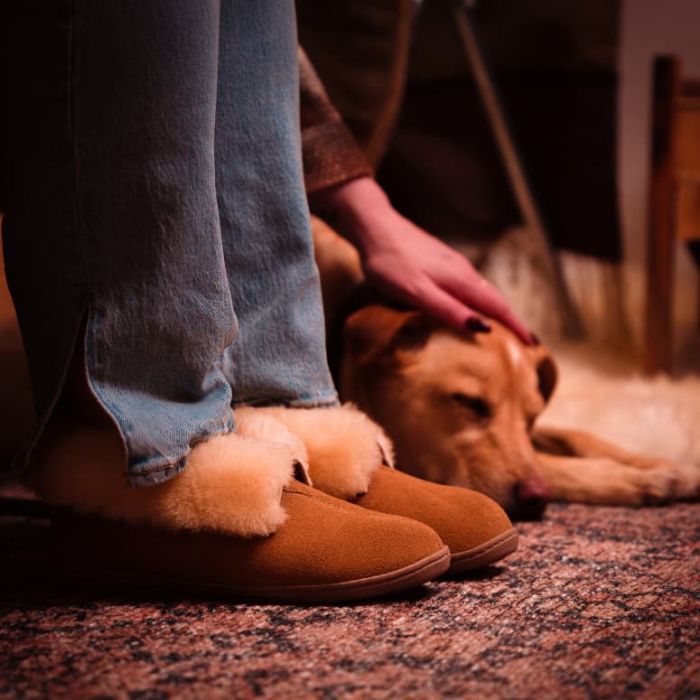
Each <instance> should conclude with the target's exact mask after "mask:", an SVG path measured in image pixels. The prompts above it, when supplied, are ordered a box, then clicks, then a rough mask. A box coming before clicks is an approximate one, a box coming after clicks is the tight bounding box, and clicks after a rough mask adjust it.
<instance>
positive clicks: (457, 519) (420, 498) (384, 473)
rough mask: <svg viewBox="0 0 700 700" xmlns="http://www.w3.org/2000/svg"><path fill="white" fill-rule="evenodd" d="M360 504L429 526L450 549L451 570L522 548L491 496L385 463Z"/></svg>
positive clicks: (478, 564)
mask: <svg viewBox="0 0 700 700" xmlns="http://www.w3.org/2000/svg"><path fill="white" fill-rule="evenodd" d="M355 503H356V504H357V505H360V506H362V507H363V508H368V509H370V510H373V511H378V512H381V513H390V514H393V515H402V516H404V517H407V518H413V519H414V520H418V521H419V522H422V523H425V524H426V525H429V526H430V527H431V528H433V530H435V532H437V533H438V535H440V537H441V538H442V540H443V542H444V543H445V544H446V545H447V546H448V547H449V548H450V553H451V563H450V568H449V573H458V572H463V571H472V570H474V569H480V568H483V567H485V566H489V565H491V564H495V563H496V562H497V561H500V560H501V559H503V558H504V557H506V556H508V555H509V554H511V553H512V552H514V551H515V550H516V549H517V547H518V533H517V531H516V530H515V528H514V527H513V525H512V523H511V522H510V520H509V518H508V516H507V515H506V513H505V512H504V510H503V509H502V508H501V507H500V506H499V505H498V504H497V503H496V502H495V501H493V500H491V499H490V498H489V497H488V496H485V495H484V494H482V493H478V492H476V491H471V490H469V489H463V488H459V487H457V486H444V485H442V484H435V483H433V482H430V481H424V480H423V479H417V478H416V477H414V476H410V475H409V474H405V473H404V472H400V471H397V470H395V469H391V468H389V467H379V468H378V469H377V470H376V471H375V472H374V474H373V475H372V479H371V481H370V484H369V488H368V489H367V493H365V494H363V495H361V496H360V497H359V498H357V499H356V500H355Z"/></svg>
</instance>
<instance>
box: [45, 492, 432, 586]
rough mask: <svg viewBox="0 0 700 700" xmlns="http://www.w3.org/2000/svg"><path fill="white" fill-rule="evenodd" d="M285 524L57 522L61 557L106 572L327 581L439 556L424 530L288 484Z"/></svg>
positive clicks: (219, 580)
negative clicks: (209, 529)
mask: <svg viewBox="0 0 700 700" xmlns="http://www.w3.org/2000/svg"><path fill="white" fill-rule="evenodd" d="M282 506H283V507H284V509H285V510H286V512H287V514H288V518H287V520H286V522H285V523H284V524H283V525H281V526H280V527H279V529H278V530H277V532H276V533H275V534H274V535H272V536H270V537H259V538H250V539H243V538H239V537H231V536H226V535H219V534H215V533H185V532H180V533H172V532H168V531H165V530H159V529H156V528H152V527H143V526H138V525H131V524H126V523H118V522H115V521H109V520H106V519H99V518H86V517H84V516H83V517H80V516H78V517H76V516H72V515H66V516H62V517H59V518H57V519H56V521H55V523H54V524H55V528H54V529H55V530H56V532H57V533H58V537H59V541H60V542H63V543H65V542H70V543H71V546H70V547H69V548H66V551H64V552H59V553H58V554H59V556H60V557H61V558H62V559H64V560H68V561H70V560H71V559H74V560H78V561H85V560H89V563H90V565H91V566H94V567H98V568H100V567H101V568H105V569H120V570H124V569H127V570H136V571H139V572H145V573H152V574H155V575H158V576H163V577H172V578H178V579H185V580H188V581H191V582H193V583H196V582H202V581H203V582H207V583H208V584H222V585H231V586H250V587H255V588H260V589H264V588H266V587H277V586H294V585H314V584H317V585H318V584H332V583H339V582H343V581H352V580H358V579H364V578H368V577H372V576H378V575H382V574H390V573H391V572H394V571H396V570H398V569H402V568H403V567H407V566H410V565H412V564H415V563H416V562H418V561H420V560H422V559H424V558H426V557H430V556H431V555H435V554H436V553H439V552H440V551H441V550H442V549H443V548H444V544H443V542H442V541H441V540H440V538H439V537H438V535H437V534H436V533H435V532H434V531H433V530H432V529H431V528H429V527H427V526H425V525H423V524H422V523H418V522H415V521H412V520H409V519H407V518H402V517H398V516H390V515H384V514H380V513H372V512H369V511H367V510H365V509H362V508H359V507H357V506H354V505H352V504H348V503H344V502H342V501H338V500H336V499H334V498H331V497H329V496H326V495H325V494H321V493H319V492H318V491H316V490H315V489H313V488H311V487H309V486H306V485H304V484H300V483H296V482H292V483H291V484H290V485H289V486H288V487H286V488H285V490H284V492H283V494H282Z"/></svg>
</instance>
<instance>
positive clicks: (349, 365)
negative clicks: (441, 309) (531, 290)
mask: <svg viewBox="0 0 700 700" xmlns="http://www.w3.org/2000/svg"><path fill="white" fill-rule="evenodd" d="M314 243H315V245H316V250H317V251H318V253H317V262H318V265H319V269H320V272H321V281H322V286H323V290H324V304H325V305H326V314H327V318H328V319H329V330H330V332H331V333H332V332H338V331H337V327H338V324H337V323H334V322H333V319H334V318H336V316H337V314H338V313H341V310H342V309H343V307H345V306H346V305H347V304H346V302H347V297H348V296H349V294H350V289H348V288H347V287H346V286H345V285H347V284H348V282H350V283H355V282H357V281H358V280H360V279H361V269H360V264H359V258H358V256H357V254H356V253H355V252H354V250H353V249H352V247H351V246H349V244H348V243H346V242H345V241H344V240H343V239H341V238H340V237H339V236H337V234H335V233H334V232H333V231H332V230H331V229H329V228H328V227H327V226H325V225H324V224H323V223H322V222H320V221H318V220H317V221H315V222H314ZM491 325H492V327H493V331H492V332H491V333H489V334H485V333H480V334H476V335H470V336H468V335H459V334H457V333H455V332H453V331H451V330H449V329H446V328H444V327H440V326H438V325H436V324H435V323H433V322H432V321H430V320H429V319H427V318H426V317H425V316H424V315H423V314H421V313H418V312H410V311H399V310H395V309H392V308H390V307H388V306H385V305H378V304H372V305H368V306H365V307H363V308H360V309H358V310H356V311H354V312H353V313H351V314H350V315H349V316H347V318H345V319H344V321H343V324H342V329H341V330H340V333H341V334H342V341H341V342H340V343H331V346H335V347H338V348H339V352H340V357H339V358H335V361H334V363H333V364H335V365H336V366H337V367H339V372H338V384H339V390H340V394H341V397H342V398H343V400H349V401H353V402H354V403H356V404H357V405H358V406H359V408H361V409H362V410H363V411H365V412H367V413H368V414H369V415H370V416H371V417H372V418H373V419H374V420H376V421H377V422H378V423H379V424H380V425H381V426H382V427H383V428H384V429H385V430H386V432H387V434H388V435H389V437H390V438H392V440H393V441H394V443H395V448H396V455H397V463H398V464H399V466H400V467H401V468H403V469H406V470H408V471H410V472H411V473H413V474H415V475H416V476H420V477H423V478H427V479H431V480H433V481H438V482H441V483H449V484H455V485H461V486H466V487H471V488H475V489H477V490H480V491H483V492H484V493H486V494H488V495H489V496H491V497H493V498H495V499H496V500H497V501H498V502H499V503H501V505H503V506H505V507H507V508H509V509H511V510H512V511H513V512H516V513H517V512H518V511H520V512H521V513H522V514H525V515H536V514H537V512H538V511H541V510H542V507H543V505H544V501H545V500H547V499H549V498H551V499H554V500H565V501H582V502H588V503H600V504H603V503H604V504H615V505H641V504H644V503H647V502H661V501H665V500H670V499H674V498H688V497H693V496H696V495H697V494H698V491H699V490H700V470H697V469H693V468H691V467H685V466H683V465H680V464H675V463H672V462H667V461H664V460H659V459H649V458H646V457H641V456H638V455H634V454H631V453H628V452H626V451H625V450H622V449H620V448H618V447H616V446H614V445H612V444H609V443H606V442H604V441H602V440H599V439H598V438H595V437H594V436H592V435H589V434H587V433H583V432H578V431H571V430H556V429H549V428H540V427H539V426H538V427H535V421H536V418H537V416H538V415H539V414H540V413H541V412H542V410H543V409H544V406H545V404H546V402H547V401H548V399H549V397H550V396H551V394H552V392H553V391H554V387H555V385H556V380H557V370H556V365H555V363H554V360H553V358H552V357H551V355H550V353H549V352H548V351H547V350H546V349H545V348H543V347H536V348H530V347H526V346H524V345H523V344H522V343H520V342H519V341H518V340H517V339H516V338H515V336H514V335H513V334H511V333H510V332H509V331H508V330H506V329H505V328H503V327H502V326H500V325H498V324H496V323H493V322H492V324H491Z"/></svg>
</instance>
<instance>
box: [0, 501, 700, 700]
mask: <svg viewBox="0 0 700 700" xmlns="http://www.w3.org/2000/svg"><path fill="white" fill-rule="evenodd" d="M520 530H521V532H522V541H521V547H520V549H519V551H518V552H517V554H516V555H514V556H513V557H511V558H510V559H509V560H508V563H507V565H504V566H502V567H498V568H494V569H493V570H491V571H489V572H487V573H486V574H483V575H482V576H480V577H478V578H472V579H466V578H465V579H461V580H445V581H440V582H438V583H433V584H431V585H429V586H426V587H424V588H423V589H421V590H419V591H417V592H415V593H414V594H412V595H410V596H408V597H403V598H397V599H392V600H389V601H383V602H378V603H372V604H362V605H354V606H345V607H331V606H323V607H315V608H314V607H290V606H273V605H246V604H240V603H239V604H227V603H223V602H207V601H184V600H170V601H162V600H160V601H158V600H156V601H154V600H153V599H149V598H141V599H139V598H135V597H134V595H133V594H132V595H126V594H124V593H119V592H116V593H114V592H111V593H97V594H95V593H92V594H88V593H86V592H81V591H79V590H75V588H74V587H73V588H71V587H67V586H65V585H63V586H57V585H56V584H54V583H51V582H49V581H48V580H47V579H46V578H45V577H35V576H30V577H24V579H22V578H19V579H18V578H17V577H16V576H6V575H3V580H4V583H3V586H2V590H1V591H0V697H2V698H20V697H21V698H25V697H26V698H40V697H47V698H58V697H68V698H107V697H115V698H144V699H155V698H168V697H177V698H218V697H221V698H234V697H235V698H249V697H280V698H303V697H314V698H390V697H391V698H394V697H395V698H431V697H460V698H461V697H473V698H528V699H529V698H561V699H568V698H615V699H618V698H700V544H699V541H700V505H698V504H695V505H688V504H683V505H675V506H672V507H667V508H659V509H640V510H625V509H613V508H593V507H585V506H578V505H573V506H552V507H550V509H549V511H548V513H547V516H546V519H545V520H544V521H543V522H541V523H529V524H524V525H522V526H521V527H520ZM8 546H10V547H11V546H12V545H11V544H9V545H8V543H7V542H5V547H6V548H7V547H8ZM8 573H12V572H8ZM14 573H17V572H14Z"/></svg>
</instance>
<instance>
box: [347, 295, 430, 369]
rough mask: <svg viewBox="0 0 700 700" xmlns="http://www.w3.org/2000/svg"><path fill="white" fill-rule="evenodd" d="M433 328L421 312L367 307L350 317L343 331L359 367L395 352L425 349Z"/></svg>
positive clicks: (377, 306)
mask: <svg viewBox="0 0 700 700" xmlns="http://www.w3.org/2000/svg"><path fill="white" fill-rule="evenodd" d="M432 329H433V324H432V323H431V322H430V321H429V320H428V318H426V316H425V315H424V314H422V313H421V312H420V311H399V310H396V309H391V308H389V307H387V306H379V305H376V304H375V305H372V306H366V307H364V308H362V309H360V310H359V311H356V312H355V313H354V314H352V315H351V316H349V317H348V318H347V319H346V321H345V325H344V327H343V345H344V349H345V351H346V352H348V353H350V354H351V355H352V357H353V360H354V362H355V363H356V364H357V365H367V364H369V363H371V362H373V361H375V360H378V359H379V358H380V357H386V356H388V355H389V354H394V353H396V352H399V351H402V352H415V351H416V350H419V349H420V348H422V347H423V346H424V345H425V343H426V341H427V340H428V337H429V336H430V333H431V332H432Z"/></svg>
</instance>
